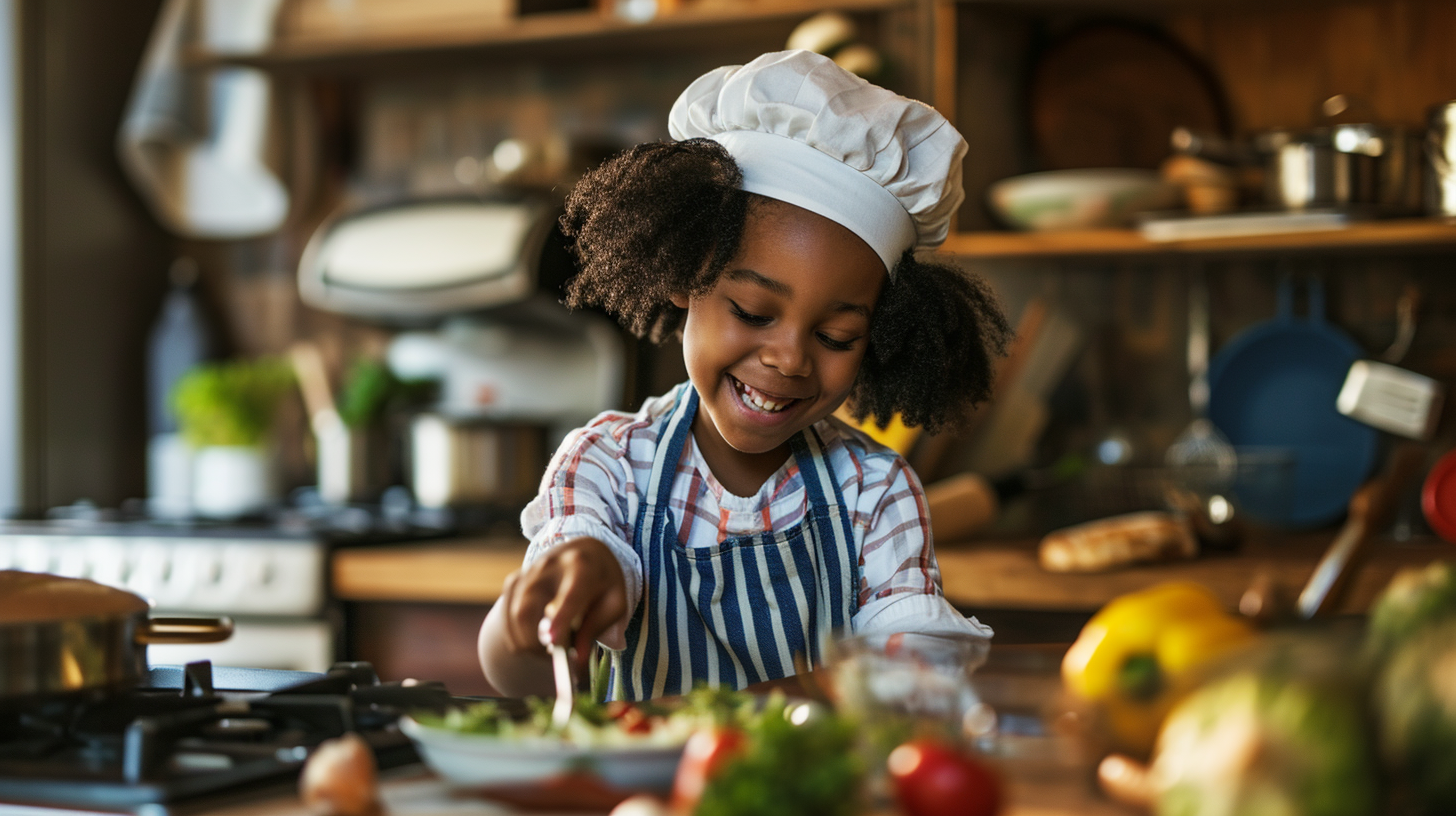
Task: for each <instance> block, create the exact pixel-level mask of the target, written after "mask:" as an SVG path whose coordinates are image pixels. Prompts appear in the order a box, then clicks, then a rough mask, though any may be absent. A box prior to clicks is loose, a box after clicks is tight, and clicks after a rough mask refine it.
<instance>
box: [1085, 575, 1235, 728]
mask: <svg viewBox="0 0 1456 816" xmlns="http://www.w3.org/2000/svg"><path fill="white" fill-rule="evenodd" d="M1253 635H1254V629H1253V627H1252V626H1251V625H1249V624H1248V623H1247V622H1245V621H1244V620H1243V619H1242V618H1238V617H1235V616H1233V615H1230V614H1229V613H1228V612H1227V610H1225V609H1224V607H1223V604H1222V603H1220V602H1219V600H1218V598H1217V597H1215V596H1214V594H1213V593H1212V592H1210V591H1209V590H1208V589H1207V588H1206V587H1204V586H1202V585H1200V584H1196V583H1193V582H1189V581H1175V582H1169V583H1164V584H1158V585H1156V586H1153V587H1150V588H1148V589H1145V590H1141V591H1139V592H1133V593H1129V594H1127V595H1123V596H1121V597H1119V598H1116V599H1114V600H1113V601H1112V602H1110V603H1108V604H1107V605H1106V606H1104V607H1103V608H1102V609H1101V610H1100V611H1098V613H1097V614H1096V615H1094V616H1092V619H1091V620H1089V621H1088V622H1087V625H1086V626H1084V627H1083V628H1082V631H1081V633H1080V634H1079V635H1078V636H1077V640H1076V642H1074V643H1073V644H1072V647H1071V648H1070V649H1068V650H1067V654H1066V656H1065V657H1064V658H1063V659H1062V681H1063V682H1064V683H1065V684H1066V687H1067V689H1068V691H1070V692H1071V693H1072V694H1074V695H1075V696H1077V697H1080V698H1081V699H1083V700H1085V701H1087V702H1089V703H1092V704H1093V705H1094V706H1095V707H1096V708H1097V709H1098V710H1099V712H1100V713H1101V714H1102V715H1103V716H1104V717H1105V719H1106V726H1107V727H1108V729H1109V730H1110V732H1111V736H1112V737H1113V740H1114V741H1115V742H1116V743H1117V747H1118V748H1119V749H1121V750H1123V751H1127V752H1129V753H1133V754H1138V755H1143V756H1146V755H1147V754H1148V753H1150V752H1151V751H1152V748H1153V742H1154V740H1155V739H1156V738H1157V735H1158V728H1159V727H1160V726H1161V725H1162V722H1163V719H1164V717H1166V716H1167V714H1168V711H1169V710H1170V709H1171V708H1172V707H1173V704H1174V703H1176V702H1177V701H1178V699H1179V698H1181V697H1182V696H1183V694H1185V693H1186V692H1187V691H1188V690H1189V688H1190V686H1191V685H1192V683H1193V679H1194V670H1195V669H1196V668H1198V667H1199V666H1200V665H1203V664H1204V663H1206V662H1207V661H1209V660H1211V659H1213V658H1215V657H1218V656H1220V655H1223V654H1225V653H1226V652H1228V651H1229V650H1231V649H1232V648H1234V647H1235V646H1238V645H1240V644H1242V643H1244V642H1246V641H1248V640H1249V639H1251V638H1252V637H1253Z"/></svg>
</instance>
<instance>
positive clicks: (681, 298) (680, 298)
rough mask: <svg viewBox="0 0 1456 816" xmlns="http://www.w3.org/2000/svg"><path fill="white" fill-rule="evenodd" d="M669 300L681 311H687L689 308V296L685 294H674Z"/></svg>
mask: <svg viewBox="0 0 1456 816" xmlns="http://www.w3.org/2000/svg"><path fill="white" fill-rule="evenodd" d="M667 299H668V300H670V301H672V305H674V306H676V307H678V308H679V309H686V308H687V307H688V296H687V294H685V293H683V292H673V293H672V294H671V295H669V296H668V298H667Z"/></svg>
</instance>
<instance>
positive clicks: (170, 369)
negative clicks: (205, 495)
mask: <svg viewBox="0 0 1456 816" xmlns="http://www.w3.org/2000/svg"><path fill="white" fill-rule="evenodd" d="M170 274H171V278H172V289H171V291H169V292H168V293H167V297H166V299H165V300H163V302H162V312H161V314H160V315H159V316H158V317H157V322H156V323H155V324H154V325H153V326H152V333H151V336H150V337H149V338H148V341H147V432H148V435H150V436H156V435H157V434H164V433H176V432H177V414H176V412H175V411H174V410H173V409H172V401H171V395H172V389H173V388H174V387H176V385H177V381H178V380H179V379H181V378H182V375H183V374H186V373H187V372H188V371H189V370H191V369H192V368H193V367H194V366H196V365H198V364H199V363H201V362H202V361H204V360H206V359H207V356H208V352H209V348H208V336H207V324H206V322H205V321H204V320H203V317H202V311H201V309H200V308H199V305H198V303H197V293H196V291H195V288H196V284H197V263H196V262H195V261H193V260H192V259H191V258H178V259H177V260H176V261H174V262H173V263H172V269H171V273H170Z"/></svg>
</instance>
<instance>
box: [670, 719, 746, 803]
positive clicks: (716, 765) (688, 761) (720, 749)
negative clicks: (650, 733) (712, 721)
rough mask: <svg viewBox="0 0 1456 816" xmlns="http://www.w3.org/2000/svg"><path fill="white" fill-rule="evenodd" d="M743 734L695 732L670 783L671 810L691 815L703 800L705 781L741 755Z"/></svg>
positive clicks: (734, 731)
mask: <svg viewBox="0 0 1456 816" xmlns="http://www.w3.org/2000/svg"><path fill="white" fill-rule="evenodd" d="M744 742H745V740H744V737H743V732H742V731H739V730H737V729H735V728H704V729H701V730H698V731H694V732H693V734H692V736H690V737H688V742H687V745H685V746H684V747H683V755H682V760H681V761H680V762H678V764H677V776H676V777H674V778H673V781H672V807H673V810H674V811H675V812H677V813H691V812H692V811H693V810H694V809H695V808H697V805H698V800H699V799H701V798H703V790H704V789H705V788H707V787H708V780H710V779H712V778H713V775H714V774H715V773H717V772H718V769H720V768H722V767H723V765H724V764H725V763H727V762H728V760H730V759H732V758H733V757H735V756H737V755H738V754H740V753H742V752H743V747H744Z"/></svg>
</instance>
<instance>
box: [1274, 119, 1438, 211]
mask: <svg viewBox="0 0 1456 816" xmlns="http://www.w3.org/2000/svg"><path fill="white" fill-rule="evenodd" d="M1254 147H1255V150H1256V151H1257V152H1258V154H1259V155H1261V156H1262V157H1263V159H1264V198H1265V200H1266V202H1268V203H1269V204H1271V205H1274V206H1276V207H1283V208H1285V209H1290V210H1305V209H1311V208H1321V207H1334V208H1355V209H1369V210H1372V211H1378V212H1380V213H1382V214H1389V215H1404V214H1409V213H1413V212H1416V211H1418V210H1419V209H1420V200H1421V199H1420V195H1421V192H1420V188H1421V179H1420V161H1419V156H1420V141H1419V139H1418V137H1417V136H1416V135H1415V134H1413V133H1412V132H1411V131H1409V130H1407V129H1405V128H1401V127H1397V126H1392V125H1382V124H1375V123H1364V124H1337V125H1330V126H1327V127H1318V128H1313V129H1310V130H1301V131H1295V130H1282V129H1276V130H1268V131H1264V132H1262V133H1259V134H1257V135H1256V136H1255V138H1254Z"/></svg>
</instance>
